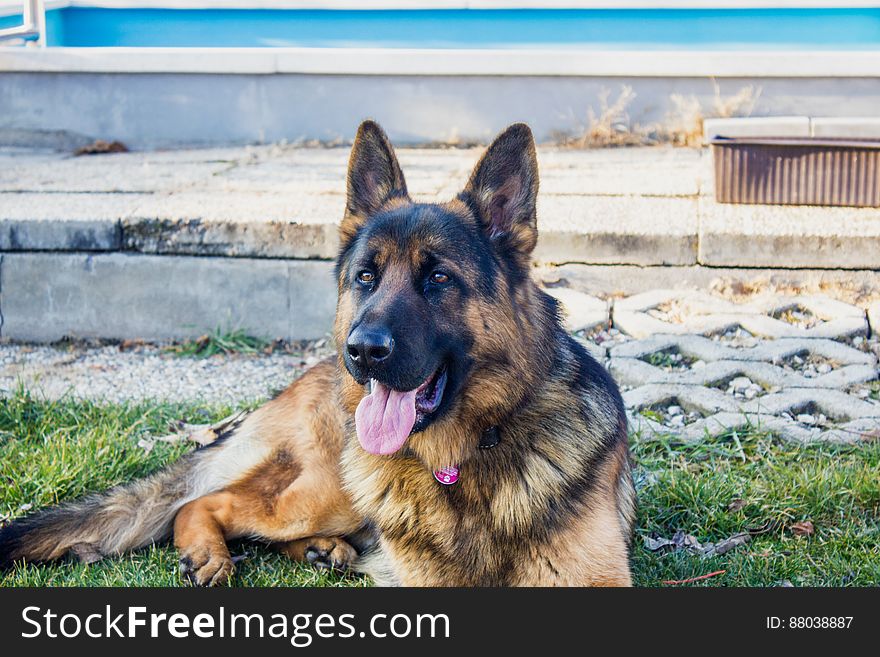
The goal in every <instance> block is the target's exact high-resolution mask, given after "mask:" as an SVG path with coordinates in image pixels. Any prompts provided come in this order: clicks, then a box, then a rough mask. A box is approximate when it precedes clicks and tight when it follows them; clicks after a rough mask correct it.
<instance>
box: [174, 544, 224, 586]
mask: <svg viewBox="0 0 880 657" xmlns="http://www.w3.org/2000/svg"><path fill="white" fill-rule="evenodd" d="M234 568H235V566H234V565H233V562H232V557H231V556H230V555H229V550H227V549H226V547H225V546H224V547H223V549H222V550H221V549H219V548H216V547H212V548H208V547H197V548H192V549H189V550H186V551H185V552H183V553H181V555H180V574H181V576H182V577H185V578H186V579H188V580H189V581H190V582H192V583H193V584H195V585H196V586H220V585H223V584H226V583H227V582H228V581H229V578H230V577H231V576H232V571H233V570H234Z"/></svg>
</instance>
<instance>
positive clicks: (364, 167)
mask: <svg viewBox="0 0 880 657" xmlns="http://www.w3.org/2000/svg"><path fill="white" fill-rule="evenodd" d="M393 197H401V198H407V191H406V181H405V180H404V178H403V171H401V170H400V165H399V164H398V163H397V156H396V155H395V154H394V148H392V146H391V142H390V141H389V140H388V136H387V135H386V134H385V131H384V130H382V128H381V127H380V126H379V124H378V123H376V122H375V121H369V120H367V121H364V122H363V123H361V125H360V127H359V128H358V131H357V136H356V137H355V138H354V145H353V146H352V147H351V157H350V158H349V160H348V197H347V199H346V203H345V217H344V218H343V220H342V225H341V227H340V233H341V237H342V241H343V243H345V242H347V241H348V240H350V239H351V238H352V237H354V234H355V233H356V232H357V231H358V229H359V228H360V227H361V226H362V225H363V224H364V222H365V221H366V220H367V218H368V217H369V216H370V215H371V214H374V213H375V212H377V211H378V210H379V209H381V208H382V206H383V205H385V203H387V202H388V200H389V199H391V198H393Z"/></svg>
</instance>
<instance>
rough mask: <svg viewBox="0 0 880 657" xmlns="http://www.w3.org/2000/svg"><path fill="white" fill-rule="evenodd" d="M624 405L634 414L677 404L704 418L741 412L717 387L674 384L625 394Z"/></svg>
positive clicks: (734, 402) (646, 386) (640, 387)
mask: <svg viewBox="0 0 880 657" xmlns="http://www.w3.org/2000/svg"><path fill="white" fill-rule="evenodd" d="M623 403H624V404H625V405H626V407H627V408H628V409H631V410H633V411H641V410H643V409H645V408H650V407H652V406H657V405H667V406H668V405H669V404H672V403H676V404H678V405H679V406H681V407H682V408H684V409H685V410H688V411H690V410H696V411H698V412H699V413H700V414H701V415H703V416H707V415H714V414H715V413H718V412H719V411H730V412H736V411H738V410H740V405H739V404H737V401H736V400H735V399H734V398H733V397H731V396H730V395H726V394H724V393H723V392H721V391H720V390H718V389H717V388H705V387H703V386H699V385H682V384H675V383H672V384H647V385H643V386H639V387H638V388H634V389H632V390H628V391H626V392H624V393H623Z"/></svg>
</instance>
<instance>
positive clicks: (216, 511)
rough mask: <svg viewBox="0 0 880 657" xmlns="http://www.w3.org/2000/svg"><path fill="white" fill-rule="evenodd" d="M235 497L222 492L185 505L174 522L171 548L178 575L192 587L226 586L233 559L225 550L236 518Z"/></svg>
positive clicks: (227, 550)
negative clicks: (176, 554)
mask: <svg viewBox="0 0 880 657" xmlns="http://www.w3.org/2000/svg"><path fill="white" fill-rule="evenodd" d="M235 506H236V505H235V496H234V495H233V494H232V493H229V492H227V491H223V492H220V493H214V494H212V495H206V496H205V497H200V498H199V499H197V500H193V501H192V502H190V503H189V504H187V505H185V506H184V507H183V508H182V509H181V510H180V511H179V512H178V513H177V517H176V518H175V519H174V546H175V547H176V548H177V550H178V551H179V553H180V573H181V574H182V575H184V576H185V577H187V578H189V580H190V581H191V582H192V583H193V584H197V585H199V586H215V585H217V584H225V583H226V581H227V580H228V579H229V577H230V575H232V570H233V565H232V556H231V555H230V554H229V549H228V548H227V547H226V539H227V538H229V537H230V536H229V533H230V529H231V526H230V525H231V523H232V521H233V519H234V518H235V516H236V509H235Z"/></svg>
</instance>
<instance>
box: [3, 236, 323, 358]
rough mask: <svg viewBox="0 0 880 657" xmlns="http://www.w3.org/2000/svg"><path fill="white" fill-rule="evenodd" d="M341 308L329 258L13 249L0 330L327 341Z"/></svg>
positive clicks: (33, 335)
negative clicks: (231, 334) (216, 332)
mask: <svg viewBox="0 0 880 657" xmlns="http://www.w3.org/2000/svg"><path fill="white" fill-rule="evenodd" d="M335 308H336V286H335V283H334V280H333V265H332V263H329V262H317V261H315V262H309V261H302V260H300V261H286V260H254V259H250V258H197V257H163V256H149V255H129V254H121V253H113V254H109V253H108V254H78V253H72V254H61V253H6V254H3V255H2V259H0V313H2V324H0V335H2V336H3V337H4V338H10V339H13V340H28V341H37V342H51V341H55V340H60V339H62V338H65V337H75V338H95V337H97V338H120V339H121V338H144V339H157V340H166V339H173V338H188V337H195V336H199V335H202V334H203V333H206V332H208V331H211V330H213V329H216V328H220V329H222V330H229V329H244V330H245V331H247V332H249V333H252V334H256V335H260V336H264V337H267V338H285V339H293V340H301V339H310V338H319V337H322V336H324V335H326V333H327V332H328V331H330V329H331V328H332V323H333V313H334V312H335Z"/></svg>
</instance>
